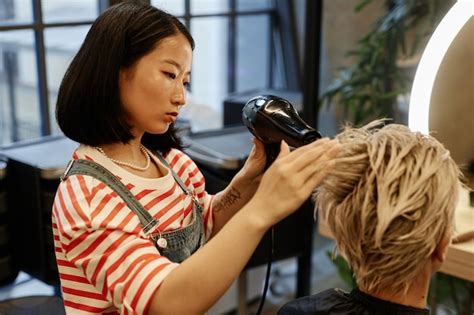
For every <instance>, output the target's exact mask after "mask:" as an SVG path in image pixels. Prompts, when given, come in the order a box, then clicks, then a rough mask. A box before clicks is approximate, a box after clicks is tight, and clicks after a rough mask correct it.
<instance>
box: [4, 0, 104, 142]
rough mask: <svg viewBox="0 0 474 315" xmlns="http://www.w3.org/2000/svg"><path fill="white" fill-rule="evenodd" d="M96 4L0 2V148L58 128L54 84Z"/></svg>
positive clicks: (86, 0) (84, 0) (82, 0)
mask: <svg viewBox="0 0 474 315" xmlns="http://www.w3.org/2000/svg"><path fill="white" fill-rule="evenodd" d="M101 3H102V1H101V0H68V1H65V0H1V1H0V146H4V145H7V144H10V143H12V142H16V141H20V140H26V139H32V138H38V137H40V136H43V135H48V134H52V133H58V132H59V130H58V128H57V126H56V123H55V119H54V108H55V103H56V98H57V93H58V88H59V84H60V82H61V79H62V77H63V75H64V72H65V71H66V68H67V66H68V65H69V63H70V61H71V59H72V56H73V55H74V54H75V53H76V52H77V50H78V48H79V46H80V44H81V43H82V41H83V39H84V37H85V34H86V33H87V31H88V30H89V27H90V25H91V24H92V22H93V20H94V19H95V18H96V17H97V16H98V14H99V12H100V11H101V7H100V4H101Z"/></svg>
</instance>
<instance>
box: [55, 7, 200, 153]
mask: <svg viewBox="0 0 474 315" xmlns="http://www.w3.org/2000/svg"><path fill="white" fill-rule="evenodd" d="M179 33H181V34H183V35H184V36H185V37H186V38H187V39H188V41H189V43H190V45H191V48H192V49H194V40H193V38H192V36H191V34H190V33H189V31H188V30H187V29H186V27H185V26H184V25H183V24H182V23H181V22H180V21H179V20H178V19H177V18H176V17H174V16H172V15H170V14H168V13H166V12H164V11H161V10H159V9H157V8H155V7H153V6H150V5H147V4H140V3H127V2H125V3H120V4H117V5H114V6H112V7H110V8H109V9H107V10H106V11H104V12H103V13H102V14H101V15H100V16H99V17H98V18H97V19H96V20H95V22H94V23H93V24H92V26H91V29H90V30H89V32H88V33H87V36H86V39H85V40H84V43H83V44H82V46H81V48H80V49H79V51H78V53H77V54H76V56H75V57H74V59H73V60H72V62H71V64H70V65H69V68H68V69H67V71H66V74H65V75H64V78H63V80H62V82H61V86H60V88H59V94H58V101H57V105H56V119H57V122H58V125H59V127H60V128H61V130H62V132H63V133H64V134H65V135H66V136H67V137H68V138H70V139H72V140H74V141H76V142H79V143H83V144H86V145H90V146H98V145H102V144H110V143H115V142H122V143H127V142H128V141H130V140H131V139H132V138H133V136H132V134H131V132H130V129H131V126H130V125H129V124H128V123H127V120H126V117H125V113H124V110H123V106H122V103H121V100H120V92H119V84H118V82H119V72H120V69H122V68H126V67H129V66H131V65H133V64H134V63H135V62H136V61H138V60H139V59H140V58H141V57H143V56H144V55H146V54H147V53H149V52H150V51H151V50H153V48H154V47H155V46H156V45H157V44H158V43H159V42H160V41H161V40H163V39H164V38H167V37H170V36H173V35H177V34H179ZM142 143H143V145H145V146H146V147H148V148H149V149H151V150H159V151H161V152H163V153H167V152H168V151H169V150H170V149H171V148H178V149H181V148H182V144H181V141H180V139H179V138H178V137H177V135H176V129H175V127H174V125H171V126H170V128H169V129H168V130H167V131H166V132H165V133H164V134H159V135H153V134H149V133H145V135H144V136H143V137H142Z"/></svg>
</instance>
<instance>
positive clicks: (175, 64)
mask: <svg viewBox="0 0 474 315" xmlns="http://www.w3.org/2000/svg"><path fill="white" fill-rule="evenodd" d="M163 62H165V63H169V64H172V65H173V66H175V67H176V68H178V70H179V71H182V68H181V65H180V64H179V63H177V62H176V61H174V60H173V59H166V60H163ZM186 74H187V75H190V74H191V71H188V72H186Z"/></svg>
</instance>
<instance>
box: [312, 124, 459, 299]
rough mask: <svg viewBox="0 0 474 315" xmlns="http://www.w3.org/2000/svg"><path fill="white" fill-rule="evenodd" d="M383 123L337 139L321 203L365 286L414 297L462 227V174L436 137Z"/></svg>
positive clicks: (318, 194) (341, 249) (341, 247)
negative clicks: (424, 273)
mask: <svg viewBox="0 0 474 315" xmlns="http://www.w3.org/2000/svg"><path fill="white" fill-rule="evenodd" d="M382 124H383V121H382V120H378V121H374V122H372V123H370V124H368V125H366V126H364V127H362V128H351V127H346V128H345V130H344V131H343V132H341V133H340V134H339V135H337V136H336V139H338V140H339V142H340V143H341V147H342V149H341V151H342V153H341V155H340V159H338V162H337V164H336V167H335V171H334V172H332V174H330V175H329V176H328V177H327V179H326V180H325V181H324V182H323V183H322V184H321V186H320V187H319V188H318V190H317V191H316V193H315V199H316V200H315V201H316V205H317V207H318V208H319V210H320V211H321V212H322V216H323V218H324V219H325V220H326V222H327V223H328V225H329V227H330V229H331V231H332V232H333V234H334V236H335V238H336V244H337V249H338V250H339V252H340V253H341V255H342V256H343V257H344V258H345V259H346V260H347V261H348V263H349V264H350V265H351V268H352V270H353V271H354V273H355V276H356V279H357V283H358V285H359V286H360V287H363V288H365V289H366V290H369V291H379V290H384V289H387V288H389V289H392V290H396V292H406V291H407V290H408V283H409V281H408V280H412V279H415V277H416V276H417V274H418V273H420V271H421V269H422V268H423V264H424V263H425V262H426V259H427V258H429V257H430V255H431V254H432V253H433V252H434V250H435V248H436V246H437V244H438V243H439V242H440V240H441V239H442V238H443V237H445V236H446V235H450V233H451V232H452V228H453V224H454V222H453V221H454V218H453V216H454V208H455V205H456V203H457V198H458V190H459V187H460V178H461V172H460V170H459V168H458V166H457V165H456V163H455V162H454V161H453V160H452V159H451V157H450V155H449V151H448V150H446V149H445V148H444V146H443V145H442V144H441V143H440V142H438V141H437V140H436V139H435V138H433V137H431V136H426V135H423V134H421V133H418V132H412V131H410V129H408V128H407V127H406V126H403V125H397V124H390V125H387V126H385V127H381V125H382Z"/></svg>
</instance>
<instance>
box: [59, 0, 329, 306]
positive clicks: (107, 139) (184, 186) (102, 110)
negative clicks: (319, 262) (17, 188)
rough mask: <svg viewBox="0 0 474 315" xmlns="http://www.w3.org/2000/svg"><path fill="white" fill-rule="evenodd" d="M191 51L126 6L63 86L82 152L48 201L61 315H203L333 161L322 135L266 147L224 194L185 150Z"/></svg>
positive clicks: (106, 16) (165, 18) (148, 12)
mask: <svg viewBox="0 0 474 315" xmlns="http://www.w3.org/2000/svg"><path fill="white" fill-rule="evenodd" d="M193 48H194V41H193V39H192V37H191V35H190V34H189V32H188V31H187V30H186V28H185V27H184V26H183V25H182V24H181V23H180V22H179V20H178V19H176V18H175V17H173V16H171V15H169V14H167V13H165V12H163V11H160V10H159V9H157V8H154V7H152V6H149V5H141V4H131V3H122V4H119V5H116V6H113V7H111V8H109V9H108V10H106V11H105V12H104V13H103V14H102V15H100V16H99V17H98V18H97V20H96V21H95V22H94V24H93V25H92V27H91V29H90V31H89V33H88V34H87V37H86V39H85V41H84V43H83V45H82V47H81V48H80V50H79V52H78V53H77V55H76V56H75V58H74V59H73V61H72V63H71V65H70V66H69V69H68V70H67V72H66V74H65V76H64V79H63V81H62V84H61V87H60V91H59V96H58V104H57V110H56V114H57V121H58V124H59V126H60V128H61V130H62V131H63V132H64V134H65V135H66V136H67V137H69V138H71V139H72V140H75V141H77V142H79V143H80V145H79V147H78V148H77V150H76V151H75V152H74V154H73V157H72V160H71V162H70V163H69V165H68V167H67V168H66V171H65V173H64V175H63V176H62V182H61V184H60V185H59V188H58V191H57V194H56V198H55V201H54V205H53V233H54V240H55V247H56V258H57V264H58V268H59V273H60V278H61V286H62V292H63V298H64V304H65V307H66V311H67V313H68V314H148V313H149V314H161V313H166V314H200V313H203V312H205V311H206V310H207V309H209V308H210V307H211V306H212V305H213V304H214V303H215V302H216V301H217V300H218V299H219V297H220V296H221V295H222V294H223V293H224V292H225V291H226V290H227V289H228V288H229V286H230V285H231V284H232V282H233V281H234V280H235V279H236V278H237V276H238V275H239V273H240V272H241V270H242V268H243V267H244V266H245V264H246V262H247V261H248V259H249V257H250V256H251V254H252V253H253V251H254V250H255V248H256V246H257V245H258V243H259V241H260V239H261V238H262V236H263V235H264V233H265V232H266V231H267V230H268V228H269V227H271V226H272V225H273V224H275V223H277V222H278V221H280V220H281V219H283V218H285V217H286V216H288V215H290V214H291V213H292V212H294V211H295V210H296V209H297V208H298V207H299V206H300V205H301V204H302V203H303V202H304V201H305V200H306V199H307V198H308V197H309V195H310V193H311V191H312V190H313V189H314V187H315V186H316V185H317V184H318V183H319V182H320V181H321V179H322V178H323V177H324V176H325V175H326V174H327V172H328V171H329V170H330V169H331V167H332V165H333V163H334V162H333V161H332V157H333V156H335V155H336V154H337V151H338V147H337V144H335V143H334V142H333V141H329V140H328V139H323V140H320V141H317V142H315V143H313V144H311V145H308V146H304V147H301V148H299V149H296V150H295V151H293V152H290V151H289V148H288V146H287V145H286V144H285V143H284V142H283V143H282V145H281V153H280V155H279V157H278V158H277V159H276V161H275V162H274V163H273V165H272V166H271V167H270V168H269V169H268V170H267V171H266V172H265V174H263V173H264V166H265V153H264V150H263V145H262V143H260V142H258V141H257V140H255V141H254V142H255V145H254V148H253V149H252V152H251V153H250V155H249V158H248V159H247V161H246V163H245V165H244V166H243V168H242V170H241V171H240V172H239V173H238V174H237V175H236V176H235V178H234V179H233V180H232V181H231V183H230V184H229V186H228V187H227V188H226V189H225V190H224V191H222V192H220V193H218V194H216V195H214V196H211V195H209V194H207V193H206V191H205V185H204V178H203V176H202V174H201V173H200V171H199V170H198V168H197V167H196V165H195V164H194V163H193V161H192V160H191V159H190V158H189V157H188V156H186V155H185V154H184V153H183V152H182V151H181V150H180V148H181V146H180V141H179V139H178V137H177V136H176V134H175V130H174V128H173V126H174V122H175V121H176V117H177V115H178V114H179V111H180V108H181V107H182V106H183V105H184V104H185V101H186V99H185V95H186V86H187V85H188V84H189V80H190V75H191V72H190V71H191V62H192V51H193Z"/></svg>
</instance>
